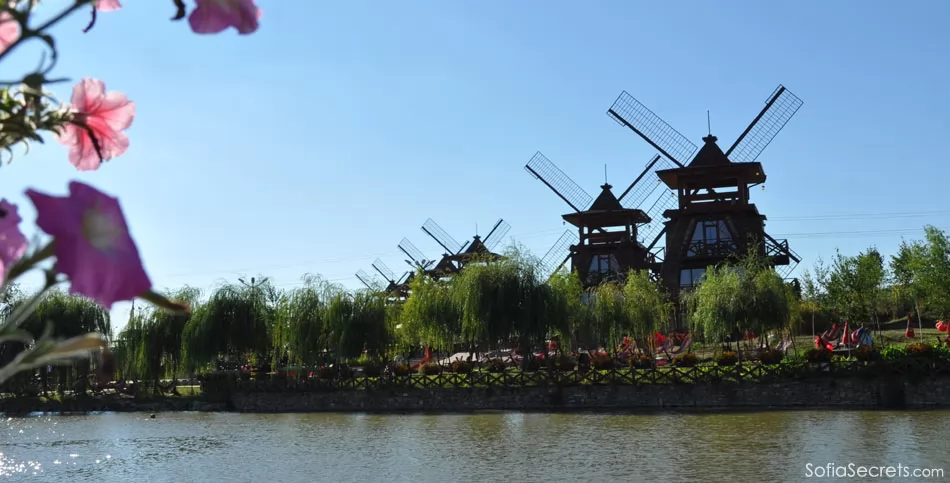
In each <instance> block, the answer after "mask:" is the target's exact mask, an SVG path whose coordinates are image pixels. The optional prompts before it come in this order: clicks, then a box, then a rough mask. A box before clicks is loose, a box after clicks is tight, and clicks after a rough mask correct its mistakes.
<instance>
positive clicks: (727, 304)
mask: <svg viewBox="0 0 950 483" xmlns="http://www.w3.org/2000/svg"><path fill="white" fill-rule="evenodd" d="M748 289H749V287H748V283H747V280H746V278H745V276H744V275H743V274H742V273H740V268H738V267H734V266H720V267H709V268H707V269H706V274H705V276H704V278H703V281H702V282H700V283H699V286H697V287H696V289H695V290H694V291H693V292H692V293H691V294H689V295H688V304H687V306H688V307H689V310H690V312H691V314H690V325H691V327H690V328H691V330H692V332H693V333H694V334H698V335H700V336H701V337H702V338H703V340H705V341H706V342H713V343H718V342H721V341H723V340H725V339H726V338H727V337H730V336H732V335H733V334H735V333H736V332H738V331H739V329H740V324H741V323H742V322H743V321H744V319H745V318H746V314H745V310H746V297H747V296H748V293H749V292H748V291H747V290H748Z"/></svg>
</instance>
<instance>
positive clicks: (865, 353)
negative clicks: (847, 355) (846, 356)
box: [851, 346, 881, 362]
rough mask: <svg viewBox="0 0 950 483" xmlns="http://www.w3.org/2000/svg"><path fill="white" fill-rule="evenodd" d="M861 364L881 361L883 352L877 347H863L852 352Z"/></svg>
mask: <svg viewBox="0 0 950 483" xmlns="http://www.w3.org/2000/svg"><path fill="white" fill-rule="evenodd" d="M851 354H852V355H853V356H854V358H855V359H857V360H859V361H861V362H873V361H878V360H880V359H881V352H880V351H879V350H877V348H875V347H870V346H861V347H858V348H857V349H855V350H854V351H852V352H851Z"/></svg>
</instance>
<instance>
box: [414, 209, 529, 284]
mask: <svg viewBox="0 0 950 483" xmlns="http://www.w3.org/2000/svg"><path fill="white" fill-rule="evenodd" d="M510 229H511V225H509V224H508V222H506V221H505V220H503V219H500V218H499V219H498V221H497V222H495V224H494V225H493V226H492V229H491V230H489V232H488V235H486V236H485V239H484V240H482V237H481V236H479V235H478V234H476V235H475V236H474V237H472V240H471V241H467V242H465V244H462V243H459V242H458V241H456V240H455V238H453V237H452V235H449V233H448V232H447V231H445V229H443V228H442V227H441V226H440V225H439V224H438V223H436V221H435V220H433V219H432V218H429V219H427V220H426V221H425V223H423V224H422V231H424V232H425V233H426V234H427V235H429V236H430V237H432V239H433V240H435V242H436V243H438V244H439V246H441V247H442V248H443V249H445V253H444V255H443V256H442V259H441V260H440V261H439V262H438V263H437V264H436V265H435V266H434V267H433V268H432V271H433V272H436V273H437V274H438V275H440V276H447V275H451V274H453V273H456V272H458V271H459V270H461V269H462V268H463V267H464V266H465V265H466V264H467V263H469V262H471V261H472V260H473V259H477V258H484V257H488V258H497V257H500V255H498V254H497V253H494V252H493V251H492V250H494V249H495V247H496V246H498V243H500V242H501V240H502V239H503V238H504V237H505V235H507V234H508V230H510Z"/></svg>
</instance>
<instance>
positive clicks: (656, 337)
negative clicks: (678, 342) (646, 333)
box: [653, 332, 666, 345]
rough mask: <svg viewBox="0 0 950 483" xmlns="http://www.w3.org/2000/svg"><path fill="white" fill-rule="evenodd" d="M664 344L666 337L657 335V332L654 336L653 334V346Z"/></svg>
mask: <svg viewBox="0 0 950 483" xmlns="http://www.w3.org/2000/svg"><path fill="white" fill-rule="evenodd" d="M664 342H666V336H664V335H663V334H661V333H659V332H657V333H656V334H653V343H654V344H656V345H661V344H663V343H664Z"/></svg>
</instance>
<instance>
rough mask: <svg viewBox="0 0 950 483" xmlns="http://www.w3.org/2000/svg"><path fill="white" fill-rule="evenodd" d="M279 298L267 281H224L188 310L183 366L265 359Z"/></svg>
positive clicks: (191, 369)
mask: <svg viewBox="0 0 950 483" xmlns="http://www.w3.org/2000/svg"><path fill="white" fill-rule="evenodd" d="M278 300H279V297H278V293H277V291H276V290H275V289H274V287H273V286H272V285H271V284H270V283H269V282H267V281H264V282H259V283H256V284H255V283H253V279H252V283H251V284H244V283H241V284H226V285H224V286H222V287H220V288H218V289H217V290H216V291H215V292H214V293H213V294H211V297H210V298H209V299H208V301H207V302H206V303H204V304H202V305H201V306H199V307H198V308H197V309H195V310H193V311H192V316H191V319H190V320H189V321H188V323H187V324H185V328H184V331H183V333H182V350H183V362H184V367H185V368H187V369H188V370H190V371H194V370H195V369H197V368H198V367H201V366H205V365H208V364H210V363H213V362H215V361H216V360H218V359H219V358H221V359H223V361H224V362H226V363H227V364H228V365H230V366H236V365H241V364H243V363H245V362H247V361H251V362H254V361H257V362H258V363H260V361H267V360H268V358H267V356H268V355H269V353H270V349H271V346H272V344H271V340H272V339H271V333H270V330H271V327H272V325H273V321H274V318H275V317H274V315H275V312H276V308H275V306H276V305H277V301H278Z"/></svg>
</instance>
